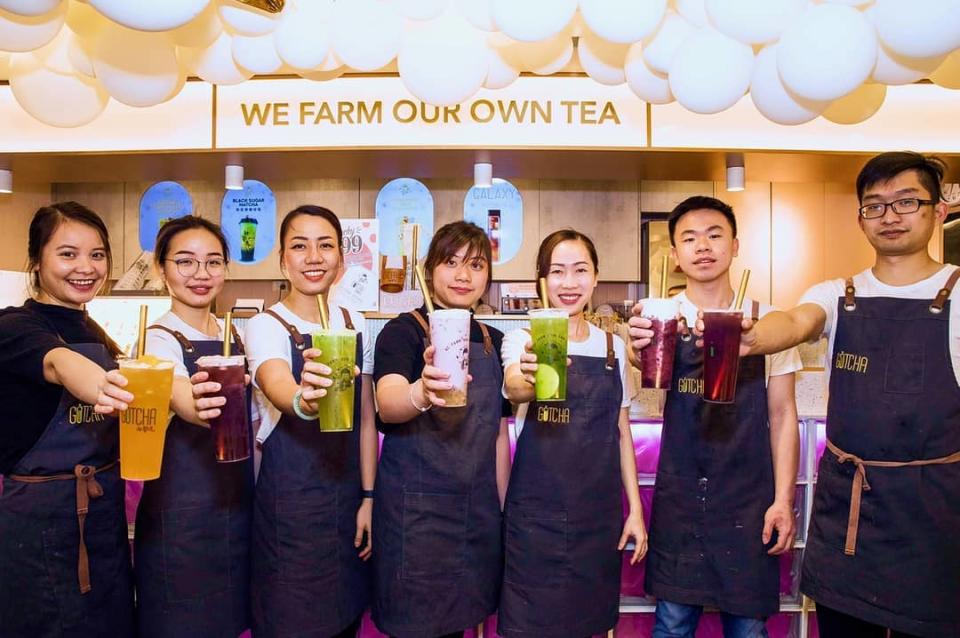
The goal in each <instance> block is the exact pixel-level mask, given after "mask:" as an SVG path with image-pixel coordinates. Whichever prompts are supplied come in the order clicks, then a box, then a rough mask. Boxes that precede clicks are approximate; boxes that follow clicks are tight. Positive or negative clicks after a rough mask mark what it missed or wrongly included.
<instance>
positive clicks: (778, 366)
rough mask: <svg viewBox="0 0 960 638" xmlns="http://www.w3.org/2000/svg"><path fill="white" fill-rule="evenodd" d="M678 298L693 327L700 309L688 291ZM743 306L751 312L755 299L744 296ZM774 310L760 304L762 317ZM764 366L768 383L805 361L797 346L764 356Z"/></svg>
mask: <svg viewBox="0 0 960 638" xmlns="http://www.w3.org/2000/svg"><path fill="white" fill-rule="evenodd" d="M676 298H677V300H678V301H679V302H680V313H681V314H682V315H683V316H684V318H686V320H687V325H688V326H690V327H691V328H692V327H693V326H695V325H696V322H697V311H698V310H699V309H698V308H697V306H696V305H695V304H694V303H693V302H692V301H690V299H689V298H688V297H687V293H686V292H681V293H680V294H679V295H677V297H676ZM742 307H743V312H744V314H750V309H751V308H752V307H753V300H752V299H750V298H748V297H744V299H743V306H742ZM732 309H733V304H732V303H731V304H730V308H728V310H732ZM773 310H775V308H774V307H773V306H769V305H767V304H764V303H762V304H760V317H763V316H764V315H765V314H767V313H768V312H771V311H773ZM764 368H765V372H766V379H767V383H768V384H769V382H770V377H779V376H780V375H783V374H790V373H791V372H796V371H798V370H801V369H802V368H803V362H802V361H801V360H800V351H799V350H797V349H796V348H790V349H788V350H784V351H783V352H778V353H776V354H768V355H767V356H766V357H764Z"/></svg>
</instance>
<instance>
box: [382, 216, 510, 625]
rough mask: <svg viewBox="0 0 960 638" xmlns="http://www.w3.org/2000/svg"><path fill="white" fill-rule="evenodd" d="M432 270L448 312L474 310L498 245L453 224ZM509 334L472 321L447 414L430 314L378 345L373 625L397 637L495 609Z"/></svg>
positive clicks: (439, 301)
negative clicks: (458, 397)
mask: <svg viewBox="0 0 960 638" xmlns="http://www.w3.org/2000/svg"><path fill="white" fill-rule="evenodd" d="M424 269H425V271H426V278H427V285H428V287H429V294H431V295H432V298H433V302H434V305H435V306H436V307H437V308H438V309H441V308H448V309H464V310H471V311H472V310H473V308H474V307H475V306H476V305H477V302H478V301H479V300H480V297H481V296H482V295H483V294H484V293H485V292H486V291H487V289H488V287H489V284H490V269H491V248H490V241H489V239H488V238H487V235H486V233H484V231H483V230H482V229H480V228H479V227H477V226H474V225H473V224H469V223H467V222H463V221H460V222H454V223H451V224H447V225H445V226H443V227H441V228H440V229H439V230H437V232H436V234H435V235H434V237H433V240H432V241H431V242H430V248H429V250H428V252H427V256H426V260H425V263H424ZM425 294H426V291H425ZM502 338H503V335H502V333H501V332H500V331H499V330H496V329H494V328H490V327H488V326H486V325H484V324H482V323H480V322H478V321H476V320H475V319H473V317H471V319H470V347H469V354H470V361H469V375H470V377H469V379H470V385H469V392H468V393H467V405H466V407H446V402H445V401H444V400H443V399H441V398H440V397H439V396H438V394H439V393H440V392H441V391H443V390H448V389H450V388H451V384H450V383H449V381H448V378H449V374H447V373H444V372H443V371H441V370H440V369H438V368H437V367H435V366H434V354H435V349H434V347H433V346H432V345H431V344H430V330H429V316H428V314H427V310H426V308H425V307H421V308H419V309H417V310H415V311H413V312H410V313H405V314H403V315H400V316H399V317H397V318H395V319H393V320H391V321H390V322H389V323H387V325H386V326H385V327H384V328H383V331H382V332H381V333H380V335H379V337H378V338H377V348H376V365H375V369H374V379H375V381H376V392H377V405H378V406H379V409H380V412H379V419H378V426H379V427H380V429H381V430H382V431H383V433H384V441H383V452H382V455H381V458H380V466H379V469H378V473H377V487H376V490H375V495H376V500H375V502H374V532H375V533H374V552H373V563H374V601H373V619H374V622H375V623H376V624H377V626H378V627H379V628H380V630H381V631H383V632H385V633H387V634H389V635H391V636H398V637H400V638H435V637H437V636H443V637H448V636H462V635H463V630H465V629H467V628H472V627H474V626H476V625H477V624H478V623H480V622H482V621H483V620H484V619H486V618H487V616H489V615H490V614H491V613H493V611H494V610H495V609H496V607H497V600H498V598H499V590H500V577H501V571H502V567H501V565H502V561H503V557H502V544H501V540H500V533H501V532H500V525H501V515H500V506H501V501H502V495H503V491H504V489H505V487H506V476H507V474H508V473H509V442H508V439H507V430H506V420H505V419H504V418H503V417H505V416H508V415H509V414H510V412H509V410H510V408H509V404H506V403H505V402H504V400H503V398H502V397H501V396H500V387H501V384H502V379H503V372H502V366H501V364H500V356H499V353H500V344H501V341H502Z"/></svg>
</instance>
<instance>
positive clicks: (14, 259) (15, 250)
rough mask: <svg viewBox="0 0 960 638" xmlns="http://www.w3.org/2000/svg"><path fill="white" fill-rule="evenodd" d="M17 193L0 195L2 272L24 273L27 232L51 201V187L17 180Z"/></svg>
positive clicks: (0, 264)
mask: <svg viewBox="0 0 960 638" xmlns="http://www.w3.org/2000/svg"><path fill="white" fill-rule="evenodd" d="M14 188H15V190H14V192H13V193H10V194H0V219H2V220H3V232H2V233H0V270H23V269H24V267H25V266H26V265H27V232H28V230H29V228H30V220H31V219H33V214H34V213H35V212H37V209H38V208H40V207H41V206H46V205H47V204H49V203H50V202H51V201H55V200H52V198H51V191H50V184H40V183H36V184H28V183H25V182H20V181H17V182H16V183H15V184H14Z"/></svg>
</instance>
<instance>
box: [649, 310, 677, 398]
mask: <svg viewBox="0 0 960 638" xmlns="http://www.w3.org/2000/svg"><path fill="white" fill-rule="evenodd" d="M642 304H643V312H641V313H640V316H642V317H644V318H646V319H649V320H650V321H651V323H652V324H653V325H652V326H651V327H650V328H651V329H652V330H653V339H652V340H651V341H650V345H648V346H647V347H646V348H644V349H643V350H641V351H640V387H641V388H654V389H657V390H669V389H670V384H671V383H672V380H673V356H674V354H675V353H676V348H677V313H678V312H679V310H680V306H679V304H678V303H677V300H676V299H644V300H643V302H642Z"/></svg>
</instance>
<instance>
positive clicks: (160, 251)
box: [153, 215, 230, 269]
mask: <svg viewBox="0 0 960 638" xmlns="http://www.w3.org/2000/svg"><path fill="white" fill-rule="evenodd" d="M195 228H200V229H202V230H205V231H207V232H208V233H210V234H211V235H213V236H214V237H215V238H216V239H217V241H218V242H220V248H221V249H222V251H223V261H224V262H225V263H226V262H229V261H230V249H229V248H228V247H227V238H226V237H225V236H224V234H223V229H221V228H220V225H219V224H214V223H213V222H212V221H210V220H209V219H204V218H203V217H198V216H197V215H185V216H183V217H177V218H176V219H171V220H170V221H168V222H167V223H166V224H164V225H163V226H161V227H160V231H159V232H158V233H157V245H156V247H155V248H154V252H153V259H154V261H156V263H157V266H158V267H159V268H161V269H162V268H163V262H164V260H165V259H166V258H167V253H168V252H170V242H172V241H173V238H174V237H176V236H177V235H179V234H180V233H182V232H184V231H187V230H193V229H195Z"/></svg>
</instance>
